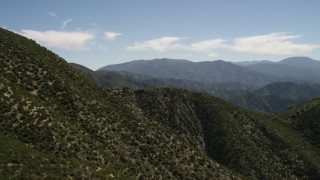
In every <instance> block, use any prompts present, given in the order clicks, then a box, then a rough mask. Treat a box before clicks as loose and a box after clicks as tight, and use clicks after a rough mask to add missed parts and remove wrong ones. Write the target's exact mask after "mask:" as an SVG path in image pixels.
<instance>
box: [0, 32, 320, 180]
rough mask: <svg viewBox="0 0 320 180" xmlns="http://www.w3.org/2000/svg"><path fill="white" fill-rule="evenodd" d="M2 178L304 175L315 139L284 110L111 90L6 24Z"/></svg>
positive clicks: (0, 68)
mask: <svg viewBox="0 0 320 180" xmlns="http://www.w3.org/2000/svg"><path fill="white" fill-rule="evenodd" d="M0 106H1V107H0V111H1V112H0V120H1V121H0V144H1V147H6V148H5V149H2V148H1V150H0V153H1V154H0V156H1V158H0V167H1V174H0V176H1V177H3V178H7V177H9V178H27V177H32V178H43V177H48V178H49V177H52V175H53V174H54V176H55V178H66V177H74V178H108V177H110V178H111V177H117V178H130V177H132V178H148V179H160V178H164V179H173V178H179V179H206V178H207V179H232V178H245V176H248V177H251V178H254V179H263V178H266V179H284V178H287V179H303V178H307V179H310V178H319V177H320V172H319V170H320V157H319V154H318V153H317V151H315V150H314V149H313V147H312V146H311V145H310V144H308V143H307V142H306V141H304V140H303V139H302V138H300V137H299V136H296V135H295V134H294V133H293V132H292V131H291V130H289V129H287V128H286V127H285V126H282V124H281V123H278V122H279V120H277V117H276V116H264V115H261V114H257V113H253V112H251V111H247V110H244V109H242V108H240V107H238V106H235V105H232V104H230V103H227V102H226V101H223V100H221V99H218V98H215V97H213V96H210V95H208V94H203V93H194V92H190V91H187V90H179V89H170V88H167V89H161V88H160V89H159V88H154V89H150V90H137V91H134V90H131V89H129V88H124V89H104V88H102V87H99V86H97V85H96V84H94V83H92V82H90V81H89V80H88V79H87V78H85V76H83V74H82V73H81V72H80V71H78V70H75V69H74V68H72V67H71V66H69V65H68V64H67V63H66V62H65V61H64V60H63V59H61V58H60V57H58V56H57V55H55V54H53V53H51V52H50V51H47V50H46V49H45V48H43V47H41V46H39V45H37V44H35V43H34V42H33V41H30V40H28V39H26V38H24V37H21V36H18V35H16V34H14V33H11V32H8V31H6V30H3V29H0Z"/></svg>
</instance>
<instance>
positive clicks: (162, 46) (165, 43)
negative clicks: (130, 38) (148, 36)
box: [127, 37, 182, 52]
mask: <svg viewBox="0 0 320 180" xmlns="http://www.w3.org/2000/svg"><path fill="white" fill-rule="evenodd" d="M181 39H182V38H180V37H162V38H158V39H152V40H147V41H143V42H136V43H134V45H132V46H129V47H127V50H129V51H141V50H144V51H146V50H153V51H158V52H164V51H166V50H167V49H171V48H172V47H173V45H174V43H175V42H177V41H179V40H181Z"/></svg>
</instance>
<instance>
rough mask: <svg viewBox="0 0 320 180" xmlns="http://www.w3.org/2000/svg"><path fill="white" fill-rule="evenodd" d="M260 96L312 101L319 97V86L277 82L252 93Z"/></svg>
mask: <svg viewBox="0 0 320 180" xmlns="http://www.w3.org/2000/svg"><path fill="white" fill-rule="evenodd" d="M254 93H255V94H257V95H260V96H266V95H277V96H280V97H282V98H288V99H306V100H308V99H312V98H316V97H320V84H312V83H294V82H277V83H272V84H268V85H266V86H264V87H262V88H259V89H257V90H255V91H254Z"/></svg>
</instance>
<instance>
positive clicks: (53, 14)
mask: <svg viewBox="0 0 320 180" xmlns="http://www.w3.org/2000/svg"><path fill="white" fill-rule="evenodd" d="M48 15H49V16H52V17H58V16H57V14H56V13H54V12H48Z"/></svg>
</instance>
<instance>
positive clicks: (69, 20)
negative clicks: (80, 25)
mask: <svg viewBox="0 0 320 180" xmlns="http://www.w3.org/2000/svg"><path fill="white" fill-rule="evenodd" d="M71 21H73V19H72V18H70V19H66V20H64V21H63V22H62V25H61V27H60V30H63V29H64V28H65V27H66V26H67V25H68V24H69V23H70V22H71Z"/></svg>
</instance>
